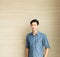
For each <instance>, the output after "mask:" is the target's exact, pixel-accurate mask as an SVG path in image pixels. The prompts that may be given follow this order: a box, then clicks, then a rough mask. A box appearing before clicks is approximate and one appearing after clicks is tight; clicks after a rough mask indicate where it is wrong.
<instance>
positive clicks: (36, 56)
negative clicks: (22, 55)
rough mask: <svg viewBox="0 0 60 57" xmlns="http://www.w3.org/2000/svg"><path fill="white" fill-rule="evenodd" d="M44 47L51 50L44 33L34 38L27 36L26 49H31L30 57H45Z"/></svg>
mask: <svg viewBox="0 0 60 57" xmlns="http://www.w3.org/2000/svg"><path fill="white" fill-rule="evenodd" d="M44 47H45V48H50V45H49V42H48V39H47V36H46V35H45V34H44V33H41V32H39V31H38V32H37V34H36V35H35V36H34V35H33V33H32V32H31V33H29V34H27V36H26V48H28V49H29V54H28V57H44Z"/></svg>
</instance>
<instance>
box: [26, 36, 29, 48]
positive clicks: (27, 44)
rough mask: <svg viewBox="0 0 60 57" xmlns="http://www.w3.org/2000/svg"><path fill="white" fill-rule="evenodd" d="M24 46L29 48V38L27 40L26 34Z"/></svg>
mask: <svg viewBox="0 0 60 57" xmlns="http://www.w3.org/2000/svg"><path fill="white" fill-rule="evenodd" d="M26 48H29V40H28V36H26Z"/></svg>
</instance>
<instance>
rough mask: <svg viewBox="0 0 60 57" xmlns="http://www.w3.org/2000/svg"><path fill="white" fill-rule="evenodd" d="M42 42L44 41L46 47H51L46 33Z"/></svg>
mask: <svg viewBox="0 0 60 57" xmlns="http://www.w3.org/2000/svg"><path fill="white" fill-rule="evenodd" d="M42 42H43V45H44V46H45V48H50V45H49V42H48V39H47V36H46V35H43V41H42Z"/></svg>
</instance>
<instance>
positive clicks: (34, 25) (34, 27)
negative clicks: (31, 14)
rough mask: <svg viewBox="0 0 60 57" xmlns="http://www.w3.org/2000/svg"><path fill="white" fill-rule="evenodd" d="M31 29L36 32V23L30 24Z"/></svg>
mask: <svg viewBox="0 0 60 57" xmlns="http://www.w3.org/2000/svg"><path fill="white" fill-rule="evenodd" d="M31 29H32V31H36V30H38V25H37V23H36V22H33V23H32V24H31Z"/></svg>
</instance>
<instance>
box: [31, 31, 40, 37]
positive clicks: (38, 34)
mask: <svg viewBox="0 0 60 57" xmlns="http://www.w3.org/2000/svg"><path fill="white" fill-rule="evenodd" d="M31 34H32V35H33V33H32V32H31ZM36 35H37V36H38V35H39V31H38V32H37V34H36ZM36 35H35V36H36ZM33 36H34V35H33Z"/></svg>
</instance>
